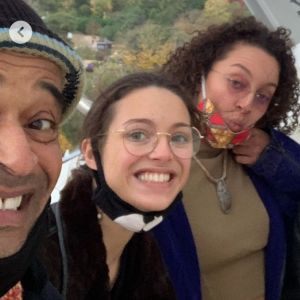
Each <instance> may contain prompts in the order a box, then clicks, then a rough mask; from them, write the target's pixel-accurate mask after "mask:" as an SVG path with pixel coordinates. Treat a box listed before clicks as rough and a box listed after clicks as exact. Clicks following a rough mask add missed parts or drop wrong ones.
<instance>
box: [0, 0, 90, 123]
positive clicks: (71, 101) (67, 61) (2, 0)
mask: <svg viewBox="0 0 300 300" xmlns="http://www.w3.org/2000/svg"><path fill="white" fill-rule="evenodd" d="M16 21H25V22H27V23H28V24H29V25H30V26H31V28H32V31H33V32H32V37H31V39H30V40H29V41H28V42H27V43H25V44H17V43H15V42H14V41H12V40H11V38H10V36H9V28H10V26H11V25H12V24H13V23H14V22H16ZM1 50H10V51H18V52H22V53H27V54H32V55H36V56H39V57H41V58H45V59H47V60H50V61H52V62H54V63H55V64H56V65H58V66H59V68H60V69H61V71H62V73H63V95H64V98H65V99H64V103H63V120H65V119H66V118H67V117H68V116H69V115H70V113H71V112H72V111H73V109H74V108H75V107H76V105H77V103H78V101H79V100H80V98H81V94H82V90H83V86H84V71H83V64H82V61H81V59H80V57H79V56H78V55H77V54H76V53H75V52H74V51H73V50H72V49H71V48H70V47H69V46H68V45H67V44H66V43H65V42H64V41H63V40H61V39H60V38H59V37H58V36H57V35H56V34H54V33H53V32H51V31H50V30H48V29H47V27H46V25H45V24H44V22H43V20H42V19H41V18H40V17H39V16H38V15H37V14H36V13H35V11H34V10H32V8H31V7H29V6H28V5H27V4H26V3H25V2H24V1H23V0H0V51H1Z"/></svg>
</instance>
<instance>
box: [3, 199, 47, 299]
mask: <svg viewBox="0 0 300 300" xmlns="http://www.w3.org/2000/svg"><path fill="white" fill-rule="evenodd" d="M49 203H50V200H49ZM49 203H48V205H46V207H45V208H44V210H43V212H42V213H41V215H40V216H39V218H38V219H37V221H36V223H35V225H34V226H33V228H32V229H31V231H30V233H29V235H28V237H27V239H26V241H25V243H24V245H23V246H22V248H21V249H20V250H19V251H18V252H17V253H15V254H13V255H11V256H9V257H5V258H2V259H0V297H2V296H3V295H5V294H6V293H7V292H8V291H9V290H10V289H11V288H12V287H14V286H15V285H16V284H17V283H18V282H19V281H20V280H21V279H22V278H23V276H24V274H25V272H26V270H27V268H28V267H29V266H30V264H31V263H32V261H33V260H34V259H36V255H35V254H36V253H37V251H38V248H39V245H40V244H41V243H42V240H43V239H44V238H45V237H46V236H47V228H48V227H47V211H48V207H49Z"/></svg>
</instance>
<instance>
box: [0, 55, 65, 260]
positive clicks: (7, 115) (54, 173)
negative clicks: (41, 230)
mask: <svg viewBox="0 0 300 300" xmlns="http://www.w3.org/2000/svg"><path fill="white" fill-rule="evenodd" d="M61 90H62V74H61V71H60V69H59V68H58V67H57V66H56V65H55V64H53V63H52V62H50V61H47V60H44V59H41V58H38V57H35V56H31V55H25V54H19V53H14V52H5V51H0V198H1V199H0V200H1V201H0V258H3V257H6V256H10V255H12V254H14V253H16V252H17V251H18V250H19V249H20V248H21V247H22V246H23V244H24V242H25V240H26V238H27V236H28V233H29V232H30V230H31V228H32V227H33V225H34V224H35V222H36V220H37V218H38V217H39V215H40V214H41V212H42V210H43V209H44V207H45V205H46V203H47V201H48V199H49V196H50V194H51V191H52V190H53V188H54V186H55V184H56V181H57V179H58V176H59V173H60V170H61V151H60V148H59V144H58V139H57V135H58V133H57V130H58V124H59V122H60V119H61V108H60V105H59V104H58V101H57V99H56V97H58V95H59V94H60V93H61Z"/></svg>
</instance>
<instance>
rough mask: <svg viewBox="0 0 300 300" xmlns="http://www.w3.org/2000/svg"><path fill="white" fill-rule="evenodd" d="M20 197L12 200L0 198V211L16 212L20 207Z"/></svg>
mask: <svg viewBox="0 0 300 300" xmlns="http://www.w3.org/2000/svg"><path fill="white" fill-rule="evenodd" d="M21 202H22V196H18V197H14V198H6V199H5V198H0V209H2V210H17V209H18V207H19V206H20V205H21Z"/></svg>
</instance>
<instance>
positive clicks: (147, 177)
mask: <svg viewBox="0 0 300 300" xmlns="http://www.w3.org/2000/svg"><path fill="white" fill-rule="evenodd" d="M138 178H139V179H140V180H142V181H148V182H158V183H164V182H168V181H169V180H170V174H169V173H168V174H162V173H148V172H147V173H142V174H139V176H138Z"/></svg>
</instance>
